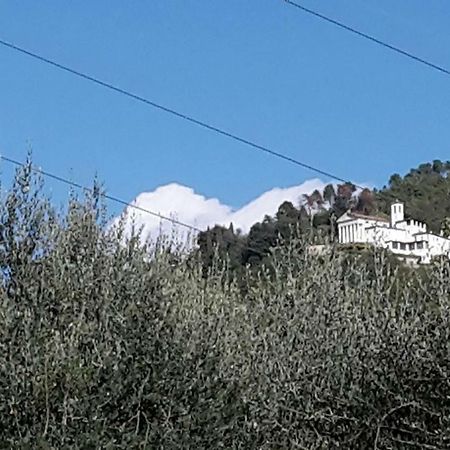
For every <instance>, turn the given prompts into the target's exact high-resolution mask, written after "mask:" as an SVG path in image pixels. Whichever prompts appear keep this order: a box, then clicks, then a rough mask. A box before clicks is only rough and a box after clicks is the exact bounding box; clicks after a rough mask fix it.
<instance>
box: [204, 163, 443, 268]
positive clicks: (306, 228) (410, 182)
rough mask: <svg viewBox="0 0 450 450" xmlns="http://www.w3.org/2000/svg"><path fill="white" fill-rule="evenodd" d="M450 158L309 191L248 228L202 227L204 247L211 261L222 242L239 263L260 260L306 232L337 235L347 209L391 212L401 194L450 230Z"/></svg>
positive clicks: (415, 210) (418, 213) (413, 210)
mask: <svg viewBox="0 0 450 450" xmlns="http://www.w3.org/2000/svg"><path fill="white" fill-rule="evenodd" d="M449 175H450V161H447V162H442V161H439V160H435V161H433V162H432V163H425V164H421V165H419V167H417V168H416V169H411V170H410V171H409V172H408V173H407V174H406V175H404V176H401V175H399V174H394V175H392V176H391V177H390V179H389V181H388V183H387V185H386V186H383V187H382V188H381V189H374V190H370V189H363V190H357V189H356V187H355V186H354V185H352V184H351V183H345V184H338V185H333V184H328V185H327V186H325V188H324V189H323V191H319V190H315V191H314V192H311V193H310V194H304V195H302V196H301V198H299V199H298V201H297V204H293V203H292V202H284V203H283V204H281V205H280V207H279V208H278V211H277V213H276V214H275V216H273V217H270V216H266V217H265V219H264V220H263V221H261V222H258V223H255V224H254V225H253V226H252V227H251V228H250V231H249V233H248V234H246V235H242V234H240V233H239V232H235V231H234V229H233V228H225V227H221V226H216V227H214V228H213V229H211V230H207V231H205V232H204V233H201V234H200V236H199V239H198V242H199V245H200V251H201V252H202V255H203V257H204V261H205V263H206V264H207V265H208V264H209V261H211V258H212V254H213V253H214V249H215V247H216V246H219V249H220V251H221V252H222V254H224V253H226V254H227V255H228V257H229V258H230V259H231V263H232V266H233V267H239V266H245V265H247V264H250V265H253V266H255V265H256V266H258V265H259V264H261V263H262V262H263V261H264V260H265V259H266V258H267V256H268V255H269V254H270V249H271V248H273V247H275V246H276V245H279V244H283V243H284V244H287V243H289V241H290V240H291V239H292V238H296V237H299V236H301V235H306V236H308V237H309V238H313V239H315V240H323V239H334V238H335V237H336V226H335V222H336V219H337V218H338V217H339V216H340V215H342V214H343V213H344V212H345V211H347V210H349V209H351V210H352V211H355V212H359V213H362V214H367V215H371V214H377V215H388V214H389V209H390V205H391V203H392V202H394V201H396V200H400V201H402V202H404V203H405V207H406V211H405V212H406V216H407V217H411V218H415V219H418V220H420V221H422V222H424V223H426V224H427V225H428V227H429V229H430V230H431V231H434V232H436V233H438V232H440V231H441V230H442V229H443V230H444V231H445V232H446V233H447V234H448V233H450V226H449V225H450V223H449V222H450V220H449V219H448V218H449V217H450V176H449Z"/></svg>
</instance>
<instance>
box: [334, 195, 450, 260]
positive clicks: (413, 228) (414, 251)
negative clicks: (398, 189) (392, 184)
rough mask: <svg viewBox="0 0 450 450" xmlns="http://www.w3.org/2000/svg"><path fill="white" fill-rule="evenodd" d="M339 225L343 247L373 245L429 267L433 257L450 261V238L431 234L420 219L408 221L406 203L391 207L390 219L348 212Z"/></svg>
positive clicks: (340, 219)
mask: <svg viewBox="0 0 450 450" xmlns="http://www.w3.org/2000/svg"><path fill="white" fill-rule="evenodd" d="M337 224H338V233H339V243H341V244H351V243H366V244H372V245H375V246H377V247H383V248H386V249H389V250H391V251H392V253H394V254H395V255H397V256H398V257H400V258H401V259H404V260H405V261H410V262H412V263H417V264H429V263H430V262H431V259H432V258H433V257H434V256H440V255H446V256H447V257H449V258H450V239H447V238H445V237H443V236H439V235H436V234H433V233H430V232H428V231H427V226H426V225H425V224H424V223H421V222H418V221H417V220H405V217H404V205H403V203H394V204H393V205H392V206H391V218H390V220H388V219H385V218H383V217H374V216H365V215H362V214H358V213H353V212H350V211H348V212H346V213H345V214H343V215H342V216H341V217H339V219H338V220H337Z"/></svg>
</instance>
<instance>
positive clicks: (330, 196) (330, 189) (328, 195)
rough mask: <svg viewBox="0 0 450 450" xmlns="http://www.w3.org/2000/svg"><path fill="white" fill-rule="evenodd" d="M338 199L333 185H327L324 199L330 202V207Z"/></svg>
mask: <svg viewBox="0 0 450 450" xmlns="http://www.w3.org/2000/svg"><path fill="white" fill-rule="evenodd" d="M335 198H336V192H335V190H334V186H333V185H332V184H327V185H326V186H325V188H324V190H323V199H324V200H325V201H326V202H328V204H329V205H330V206H332V205H333V203H334V199H335Z"/></svg>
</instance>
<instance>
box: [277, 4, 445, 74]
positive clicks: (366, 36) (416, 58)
mask: <svg viewBox="0 0 450 450" xmlns="http://www.w3.org/2000/svg"><path fill="white" fill-rule="evenodd" d="M284 2H285V3H287V4H288V5H291V6H294V7H295V8H297V9H299V10H301V11H303V12H305V13H308V14H310V15H312V16H315V17H317V18H318V19H322V20H324V21H326V22H328V23H331V24H333V25H336V26H337V27H339V28H342V29H344V30H346V31H349V32H350V33H353V34H356V35H357V36H359V37H362V38H364V39H367V40H369V41H372V42H374V43H375V44H378V45H381V46H382V47H384V48H387V49H389V50H392V51H394V52H396V53H399V54H401V55H403V56H406V57H407V58H410V59H412V60H414V61H416V62H418V63H421V64H424V65H426V66H428V67H431V68H432V69H435V70H438V71H439V72H441V73H444V74H446V75H450V70H449V69H446V68H445V67H442V66H439V65H437V64H434V63H432V62H430V61H427V60H426V59H423V58H421V57H419V56H416V55H414V54H412V53H410V52H407V51H406V50H402V49H401V48H399V47H396V46H394V45H391V44H388V43H387V42H384V41H382V40H380V39H377V38H376V37H374V36H371V35H370V34H367V33H364V32H362V31H359V30H357V29H356V28H353V27H350V26H349V25H346V24H345V23H342V22H339V21H337V20H335V19H332V18H331V17H328V16H325V15H323V14H321V13H319V12H317V11H314V10H312V9H309V8H306V7H305V6H303V5H301V4H300V3H298V2H294V1H292V0H284Z"/></svg>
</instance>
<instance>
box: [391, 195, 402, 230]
mask: <svg viewBox="0 0 450 450" xmlns="http://www.w3.org/2000/svg"><path fill="white" fill-rule="evenodd" d="M404 219H405V205H404V204H403V203H401V202H398V201H397V202H395V203H393V204H392V205H391V227H394V226H395V224H396V223H397V222H401V221H403V220H404Z"/></svg>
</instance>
